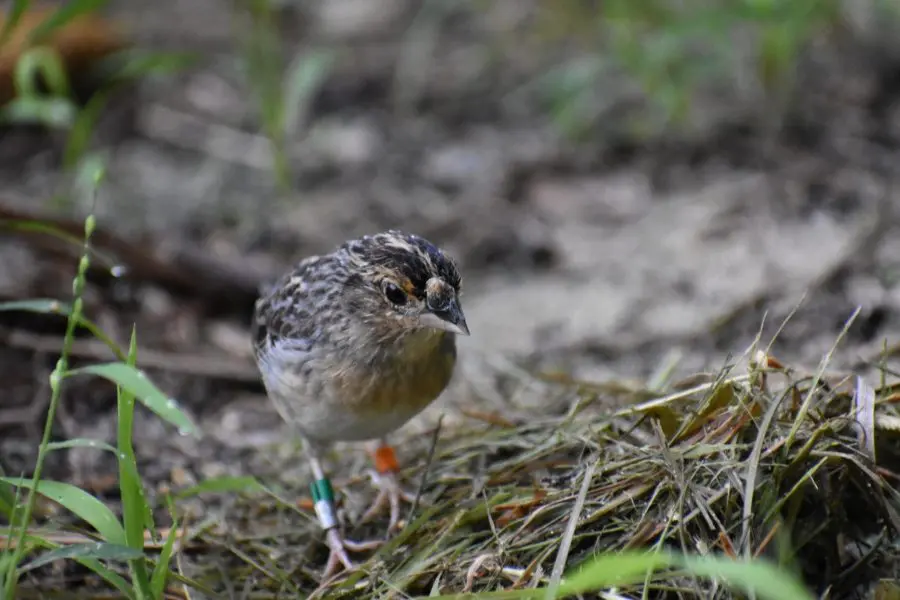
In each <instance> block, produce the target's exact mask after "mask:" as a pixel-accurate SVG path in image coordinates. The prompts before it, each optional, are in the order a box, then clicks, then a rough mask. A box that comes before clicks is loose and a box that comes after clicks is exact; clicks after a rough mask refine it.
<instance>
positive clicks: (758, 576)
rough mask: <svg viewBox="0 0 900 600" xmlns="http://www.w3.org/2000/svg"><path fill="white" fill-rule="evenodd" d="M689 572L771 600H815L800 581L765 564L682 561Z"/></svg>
mask: <svg viewBox="0 0 900 600" xmlns="http://www.w3.org/2000/svg"><path fill="white" fill-rule="evenodd" d="M677 561H678V562H680V563H681V564H682V565H683V567H684V568H685V569H687V570H688V571H690V572H691V573H693V574H694V575H697V576H698V577H708V578H716V579H721V580H723V581H724V582H726V583H727V584H728V585H729V586H731V587H736V588H741V589H743V590H744V591H746V592H752V593H754V594H755V595H756V596H757V597H758V598H760V599H768V600H814V597H813V595H812V594H811V593H810V592H809V590H807V589H806V588H805V587H804V586H803V585H802V584H801V583H800V582H799V580H798V579H797V578H796V577H794V576H793V575H792V574H791V573H789V572H788V571H786V570H784V569H779V568H777V567H776V566H775V564H773V563H770V562H768V561H765V560H760V559H757V560H754V561H744V560H734V559H731V558H728V557H727V556H682V557H678V558H677Z"/></svg>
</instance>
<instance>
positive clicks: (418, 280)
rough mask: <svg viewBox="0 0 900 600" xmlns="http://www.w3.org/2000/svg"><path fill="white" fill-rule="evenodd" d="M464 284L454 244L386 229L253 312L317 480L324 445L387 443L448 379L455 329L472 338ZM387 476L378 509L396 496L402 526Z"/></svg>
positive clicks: (336, 546)
mask: <svg viewBox="0 0 900 600" xmlns="http://www.w3.org/2000/svg"><path fill="white" fill-rule="evenodd" d="M460 288H461V280H460V275H459V272H458V270H457V268H456V266H455V264H454V262H453V260H452V259H450V258H449V257H448V256H447V255H446V254H445V253H444V252H442V251H441V250H439V249H438V248H436V247H435V246H434V245H433V244H431V243H430V242H428V241H427V240H425V239H423V238H421V237H418V236H415V235H410V234H405V233H401V232H398V231H388V232H385V233H380V234H377V235H372V236H364V237H362V238H359V239H356V240H351V241H349V242H346V243H345V244H344V245H342V246H341V247H340V248H338V249H337V250H336V251H334V252H332V253H331V254H327V255H324V256H313V257H310V258H307V259H305V260H303V261H301V262H300V263H299V264H298V265H297V266H296V267H295V268H294V269H293V270H292V271H291V272H290V273H288V274H286V275H285V276H284V277H283V278H282V279H281V280H279V281H278V282H277V283H275V284H274V285H273V286H271V287H270V288H269V289H267V290H266V291H265V292H264V293H263V295H262V297H261V298H260V299H259V301H258V302H257V305H256V310H255V313H254V320H253V341H254V352H255V356H256V359H257V364H258V365H259V368H260V372H261V374H262V379H263V382H264V384H265V387H266V390H267V393H268V395H269V397H270V398H271V399H272V401H273V403H274V404H275V406H276V408H277V409H278V411H279V413H280V414H281V416H282V417H283V418H284V419H285V420H286V421H287V422H288V423H290V424H291V425H293V427H294V428H295V430H296V431H297V433H298V434H299V435H300V436H301V437H302V438H303V440H304V441H305V442H306V446H307V449H308V452H309V454H310V461H311V465H312V468H313V473H314V475H315V476H316V478H317V479H322V478H325V475H324V472H323V471H322V469H321V466H320V463H319V458H318V457H319V455H320V453H321V450H322V449H323V447H324V446H326V445H327V444H329V443H332V442H336V441H364V440H375V441H379V442H380V443H381V444H382V445H385V446H386V441H385V437H386V436H387V435H388V434H389V433H391V432H392V431H394V430H396V429H397V428H399V427H401V426H402V425H403V424H405V423H406V422H407V421H409V420H410V419H411V418H412V417H414V416H415V415H416V414H418V413H419V412H421V411H422V409H424V408H425V407H426V406H428V405H429V404H430V403H431V402H433V401H434V400H435V399H436V398H437V397H438V396H439V395H440V393H441V392H442V391H443V390H444V388H445V387H446V386H447V384H448V382H449V381H450V378H451V376H452V373H453V368H454V365H455V363H456V343H455V336H456V335H458V334H462V335H468V329H467V326H466V322H465V318H464V316H463V313H462V310H461V308H460V305H459V295H460V291H461V289H460ZM379 481H380V486H381V488H382V492H381V493H380V494H379V498H378V500H376V505H378V506H373V509H377V508H380V505H381V504H383V503H384V502H385V501H386V500H387V501H389V502H390V507H391V526H392V527H393V526H394V525H395V524H396V522H397V520H398V511H399V498H400V497H403V492H402V491H401V490H400V489H399V486H397V484H396V478H395V477H394V474H393V473H382V476H381V477H380V480H379ZM369 513H371V510H370V511H369ZM369 513H367V514H369ZM321 519H322V517H321V516H320V521H321ZM326 521H327V519H326ZM323 526H325V525H323ZM326 529H327V530H328V541H329V546H330V547H331V557H330V559H329V566H328V568H327V569H326V572H330V571H332V570H333V569H334V568H336V566H337V563H338V561H339V562H341V563H343V564H344V565H345V566H347V567H350V566H351V563H350V562H349V560H347V557H346V555H345V554H344V551H343V546H348V547H350V546H351V544H350V543H349V542H347V541H346V540H343V539H341V538H340V536H339V534H338V533H337V530H336V529H335V528H334V527H326Z"/></svg>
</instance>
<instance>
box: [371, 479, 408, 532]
mask: <svg viewBox="0 0 900 600" xmlns="http://www.w3.org/2000/svg"><path fill="white" fill-rule="evenodd" d="M369 475H370V476H371V477H372V482H373V483H374V484H375V486H376V487H377V488H378V496H376V497H375V500H374V501H373V502H372V505H371V506H370V507H369V509H368V510H366V512H365V513H364V514H363V516H362V518H361V519H360V521H361V522H362V523H365V522H367V521H371V520H372V519H373V518H375V517H376V516H378V515H379V514H380V513H381V511H382V510H383V509H384V507H385V505H388V506H390V511H391V513H390V514H391V517H390V521H389V525H388V531H389V532H390V531H393V530H394V529H395V528H396V527H397V525H398V523H399V522H400V500H404V501H405V502H407V503H409V504H412V503H413V502H415V498H416V497H415V494H411V493H410V492H407V491H406V490H404V489H403V488H402V487H400V484H399V482H398V481H397V474H396V473H395V472H393V471H388V472H387V473H378V472H376V471H374V470H372V471H369Z"/></svg>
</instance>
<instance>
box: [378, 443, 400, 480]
mask: <svg viewBox="0 0 900 600" xmlns="http://www.w3.org/2000/svg"><path fill="white" fill-rule="evenodd" d="M372 460H373V461H374V462H375V470H376V471H378V472H379V473H381V474H384V473H396V472H397V471H399V470H400V464H399V463H398V462H397V455H396V454H394V449H393V448H391V447H390V446H379V447H378V449H377V450H376V451H375V452H373V453H372Z"/></svg>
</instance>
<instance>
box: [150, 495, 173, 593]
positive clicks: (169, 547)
mask: <svg viewBox="0 0 900 600" xmlns="http://www.w3.org/2000/svg"><path fill="white" fill-rule="evenodd" d="M166 503H167V504H168V507H169V514H170V515H171V516H172V527H171V528H169V535H168V536H166V543H165V544H163V547H162V550H161V551H160V553H159V561H158V562H157V563H156V567H155V568H154V569H153V576H152V578H151V579H150V591H151V593H152V594H153V595H152V597H153V598H162V597H163V592H164V591H165V589H166V581H167V580H168V575H169V561H171V560H172V552H173V551H174V549H175V540H176V539H177V537H178V518H177V517H176V513H175V505H174V504H173V503H172V497H171V496H167V497H166Z"/></svg>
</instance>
